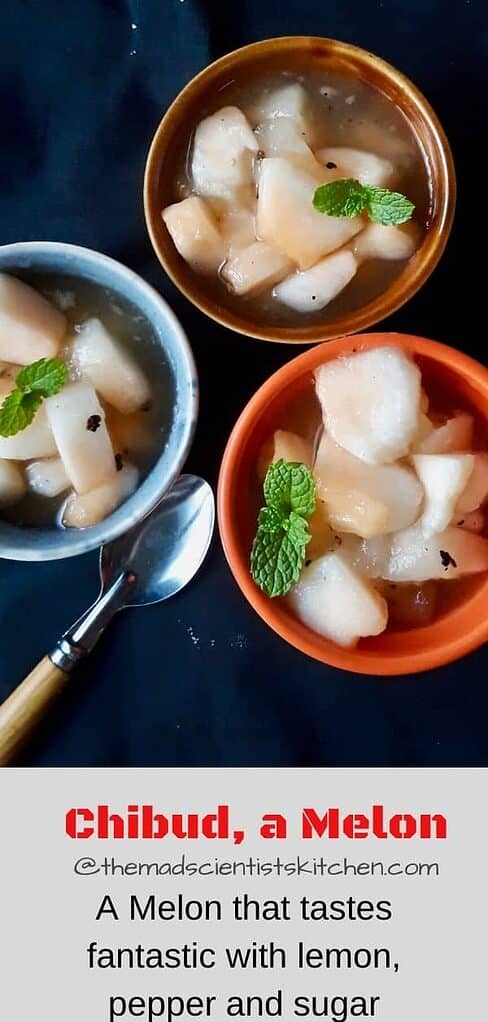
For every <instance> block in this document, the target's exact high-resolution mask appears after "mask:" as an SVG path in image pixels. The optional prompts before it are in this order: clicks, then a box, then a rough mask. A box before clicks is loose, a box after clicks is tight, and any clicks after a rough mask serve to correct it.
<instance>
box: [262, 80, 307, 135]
mask: <svg viewBox="0 0 488 1022" xmlns="http://www.w3.org/2000/svg"><path fill="white" fill-rule="evenodd" d="M249 116H250V119H251V123H252V124H254V125H257V124H261V123H262V122H263V121H269V120H282V119H290V120H291V121H292V122H293V123H294V124H295V126H296V127H297V128H298V129H299V130H300V131H304V132H307V129H310V127H311V125H310V116H311V114H310V108H309V99H308V95H307V92H306V90H305V89H304V88H303V85H300V83H299V82H293V83H291V84H289V85H282V86H280V87H279V88H277V89H263V91H262V92H261V94H260V96H259V98H258V99H257V100H256V102H255V103H254V104H253V106H252V109H251V111H250V114H249Z"/></svg>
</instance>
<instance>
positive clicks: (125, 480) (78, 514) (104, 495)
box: [63, 465, 139, 529]
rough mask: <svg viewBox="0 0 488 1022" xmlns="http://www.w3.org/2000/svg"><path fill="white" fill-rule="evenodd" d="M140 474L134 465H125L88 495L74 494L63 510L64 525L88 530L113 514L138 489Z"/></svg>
mask: <svg viewBox="0 0 488 1022" xmlns="http://www.w3.org/2000/svg"><path fill="white" fill-rule="evenodd" d="M138 482H139V472H138V469H137V468H135V467H134V465H124V467H123V468H122V469H121V470H120V472H117V473H116V475H115V476H113V477H112V478H111V479H109V480H107V481H106V482H105V483H102V485H101V486H97V487H96V488H95V489H94V490H90V491H89V492H88V493H83V494H78V493H73V494H71V496H70V497H68V500H67V501H66V504H65V507H64V510H63V525H66V526H67V527H69V528H75V529H86V528H87V527H88V526H89V525H97V524H98V522H103V520H104V519H105V518H107V517H108V515H111V514H112V511H115V509H116V508H117V507H119V505H120V504H122V503H123V501H124V500H127V498H128V497H130V495H131V493H134V490H135V489H136V488H137V484H138Z"/></svg>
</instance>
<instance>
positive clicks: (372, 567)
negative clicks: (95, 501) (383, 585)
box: [307, 534, 392, 579]
mask: <svg viewBox="0 0 488 1022" xmlns="http://www.w3.org/2000/svg"><path fill="white" fill-rule="evenodd" d="M391 539H392V537H391V536H385V535H384V534H383V535H381V536H373V537H371V539H361V538H360V537H359V536H354V535H343V536H341V553H342V555H343V556H344V557H345V558H346V559H347V560H348V561H349V562H350V563H351V564H352V566H353V567H354V568H356V570H357V571H359V572H360V574H361V575H366V576H367V577H368V578H374V579H379V578H383V576H384V575H385V573H386V567H387V564H388V559H389V556H390V544H391ZM307 550H308V548H307Z"/></svg>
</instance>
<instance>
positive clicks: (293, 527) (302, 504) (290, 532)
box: [251, 460, 315, 597]
mask: <svg viewBox="0 0 488 1022" xmlns="http://www.w3.org/2000/svg"><path fill="white" fill-rule="evenodd" d="M263 490H264V499H265V501H266V506H265V507H263V508H261V510H260V512H259V517H258V529H257V532H256V535H255V537H254V542H253V545H252V550H251V574H252V577H253V579H254V581H255V582H256V585H258V586H259V588H260V589H262V590H263V592H264V593H266V595H267V596H271V597H274V596H285V595H286V593H288V592H289V591H290V589H291V588H292V586H293V585H295V583H296V582H298V579H299V577H300V572H301V570H302V568H303V565H304V563H305V553H306V548H307V543H308V542H309V541H310V538H311V537H310V532H309V529H308V523H309V519H310V518H311V516H312V515H313V512H314V511H315V483H314V479H313V475H312V473H311V472H310V469H308V468H307V467H306V465H302V464H300V463H299V462H294V461H283V460H280V461H277V462H275V463H274V464H273V465H270V467H269V469H268V471H267V473H266V478H265V480H264V487H263Z"/></svg>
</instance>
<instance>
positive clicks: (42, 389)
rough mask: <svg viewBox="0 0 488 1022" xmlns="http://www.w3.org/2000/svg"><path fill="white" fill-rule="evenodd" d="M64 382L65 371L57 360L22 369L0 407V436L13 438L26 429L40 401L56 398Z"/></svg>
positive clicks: (52, 359)
mask: <svg viewBox="0 0 488 1022" xmlns="http://www.w3.org/2000/svg"><path fill="white" fill-rule="evenodd" d="M67 380H68V369H67V367H66V365H65V364H64V362H61V360H60V359H59V358H40V359H39V360H38V361H37V362H32V363H31V365H28V366H24V368H23V369H21V370H20V372H19V373H18V374H17V376H16V379H15V388H14V389H13V390H12V391H11V392H10V394H7V397H6V398H5V400H4V401H3V404H2V405H1V407H0V436H5V437H9V436H15V434H16V433H20V432H21V431H22V430H23V429H25V428H26V426H30V424H31V422H32V421H33V419H34V416H35V415H36V414H37V412H38V411H39V408H40V407H41V405H42V402H43V401H44V399H45V398H47V397H52V395H53V394H57V393H58V392H59V391H60V390H61V388H62V387H64V385H65V383H66V382H67Z"/></svg>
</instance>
